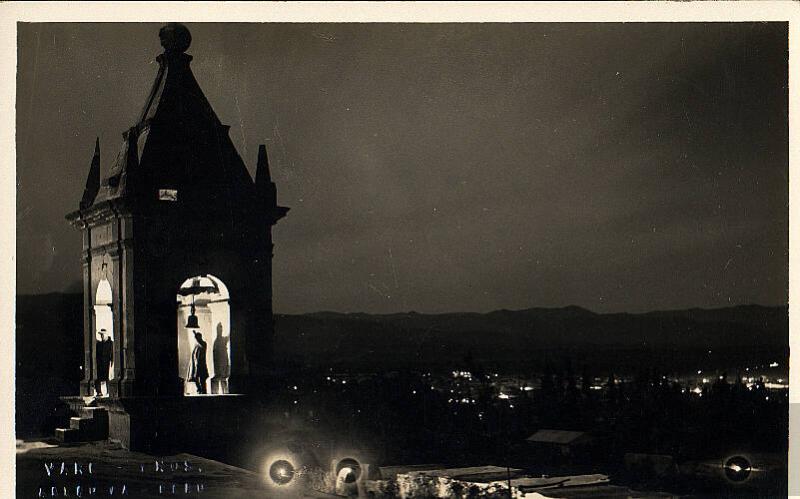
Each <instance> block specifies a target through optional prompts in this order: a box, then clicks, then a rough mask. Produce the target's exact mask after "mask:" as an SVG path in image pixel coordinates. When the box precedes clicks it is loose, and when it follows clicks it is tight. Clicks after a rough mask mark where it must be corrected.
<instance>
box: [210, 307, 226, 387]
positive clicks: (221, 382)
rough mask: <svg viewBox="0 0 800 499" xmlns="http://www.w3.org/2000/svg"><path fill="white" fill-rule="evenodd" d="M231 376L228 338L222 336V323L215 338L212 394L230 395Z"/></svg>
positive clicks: (218, 326) (218, 325)
mask: <svg viewBox="0 0 800 499" xmlns="http://www.w3.org/2000/svg"><path fill="white" fill-rule="evenodd" d="M230 375H231V362H230V360H229V358H228V337H226V336H222V323H218V324H217V337H216V338H214V377H213V378H211V393H228V377H230Z"/></svg>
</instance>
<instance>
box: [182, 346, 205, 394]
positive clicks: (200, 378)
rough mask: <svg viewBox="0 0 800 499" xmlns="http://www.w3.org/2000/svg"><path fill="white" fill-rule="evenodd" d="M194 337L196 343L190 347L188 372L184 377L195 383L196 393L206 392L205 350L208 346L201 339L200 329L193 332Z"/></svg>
mask: <svg viewBox="0 0 800 499" xmlns="http://www.w3.org/2000/svg"><path fill="white" fill-rule="evenodd" d="M194 339H195V340H196V341H197V344H196V345H195V346H194V349H192V360H191V362H190V363H189V374H188V375H187V376H186V379H187V380H189V381H191V382H193V383H194V384H195V385H197V393H207V392H206V380H208V364H206V351H207V350H208V347H207V345H206V342H205V341H203V335H202V334H200V331H195V332H194Z"/></svg>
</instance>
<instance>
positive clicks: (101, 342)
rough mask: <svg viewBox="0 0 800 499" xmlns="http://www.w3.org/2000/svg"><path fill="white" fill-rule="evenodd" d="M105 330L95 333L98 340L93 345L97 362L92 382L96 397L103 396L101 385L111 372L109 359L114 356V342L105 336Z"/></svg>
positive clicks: (105, 382) (106, 380) (106, 332)
mask: <svg viewBox="0 0 800 499" xmlns="http://www.w3.org/2000/svg"><path fill="white" fill-rule="evenodd" d="M107 334H108V331H106V329H105V328H103V329H101V330H100V331H98V332H97V335H98V338H97V342H96V343H95V347H94V348H95V359H96V362H97V376H96V377H95V381H94V391H95V394H96V396H98V397H102V396H103V385H104V384H107V382H108V378H109V371H110V370H111V359H112V358H113V356H114V341H113V340H112V339H111V337H109V336H107Z"/></svg>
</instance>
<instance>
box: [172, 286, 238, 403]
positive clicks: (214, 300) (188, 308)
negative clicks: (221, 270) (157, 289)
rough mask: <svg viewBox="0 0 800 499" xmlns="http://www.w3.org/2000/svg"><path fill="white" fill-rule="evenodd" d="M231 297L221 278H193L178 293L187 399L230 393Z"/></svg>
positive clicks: (180, 365) (180, 355)
mask: <svg viewBox="0 0 800 499" xmlns="http://www.w3.org/2000/svg"><path fill="white" fill-rule="evenodd" d="M229 299H230V295H229V294H228V288H227V287H226V286H225V284H224V283H223V282H222V281H221V280H220V279H219V278H217V277H215V276H213V275H209V274H205V275H201V276H196V277H190V278H189V279H187V280H186V281H184V282H183V284H181V286H180V288H179V290H178V296H177V300H178V376H179V377H180V378H181V379H182V380H183V394H184V395H206V394H212V395H223V394H226V393H228V379H229V378H230V375H231V347H230V334H231V331H230V322H231V320H230V305H229Z"/></svg>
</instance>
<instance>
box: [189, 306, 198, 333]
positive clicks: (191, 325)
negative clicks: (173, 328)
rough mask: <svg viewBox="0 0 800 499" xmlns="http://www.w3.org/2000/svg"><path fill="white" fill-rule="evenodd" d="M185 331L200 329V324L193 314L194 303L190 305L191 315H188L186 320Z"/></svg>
mask: <svg viewBox="0 0 800 499" xmlns="http://www.w3.org/2000/svg"><path fill="white" fill-rule="evenodd" d="M186 329H200V323H199V322H198V321H197V315H195V313H194V303H192V313H190V314H189V318H188V319H187V320H186Z"/></svg>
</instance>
